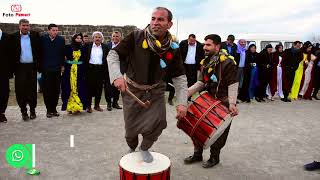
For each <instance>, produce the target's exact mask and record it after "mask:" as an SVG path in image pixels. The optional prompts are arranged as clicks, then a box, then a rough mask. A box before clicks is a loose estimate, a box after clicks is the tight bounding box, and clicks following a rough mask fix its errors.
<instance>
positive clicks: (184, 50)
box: [179, 40, 204, 70]
mask: <svg viewBox="0 0 320 180" xmlns="http://www.w3.org/2000/svg"><path fill="white" fill-rule="evenodd" d="M188 46H189V44H188V40H183V41H181V42H180V44H179V48H180V53H181V58H182V61H183V62H184V61H185V60H186V57H187V54H188ZM195 59H196V66H197V70H200V61H201V60H202V59H204V50H203V45H202V44H201V43H200V42H199V41H197V47H196V57H195Z"/></svg>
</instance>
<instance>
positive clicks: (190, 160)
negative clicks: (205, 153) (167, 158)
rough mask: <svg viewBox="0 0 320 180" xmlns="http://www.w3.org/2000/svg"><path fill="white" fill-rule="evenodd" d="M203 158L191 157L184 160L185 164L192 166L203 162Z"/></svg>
mask: <svg viewBox="0 0 320 180" xmlns="http://www.w3.org/2000/svg"><path fill="white" fill-rule="evenodd" d="M202 160H203V158H202V156H195V155H193V156H189V157H187V158H185V159H184V164H192V163H195V162H200V161H202Z"/></svg>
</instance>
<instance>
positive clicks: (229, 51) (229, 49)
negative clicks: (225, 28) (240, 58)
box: [227, 45, 232, 54]
mask: <svg viewBox="0 0 320 180" xmlns="http://www.w3.org/2000/svg"><path fill="white" fill-rule="evenodd" d="M227 48H228V53H229V54H231V51H232V49H231V48H232V46H230V45H227Z"/></svg>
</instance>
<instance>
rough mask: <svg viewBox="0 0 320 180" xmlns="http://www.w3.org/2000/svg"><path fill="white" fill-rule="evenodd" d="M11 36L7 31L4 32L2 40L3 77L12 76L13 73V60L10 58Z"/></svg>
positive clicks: (0, 69)
mask: <svg viewBox="0 0 320 180" xmlns="http://www.w3.org/2000/svg"><path fill="white" fill-rule="evenodd" d="M9 43H10V36H9V34H7V33H4V32H2V37H1V40H0V64H1V66H0V76H1V78H5V77H8V78H11V77H12V73H13V63H12V62H13V61H12V59H11V58H10V56H9V55H10V52H9V50H10V48H9Z"/></svg>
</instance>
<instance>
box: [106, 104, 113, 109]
mask: <svg viewBox="0 0 320 180" xmlns="http://www.w3.org/2000/svg"><path fill="white" fill-rule="evenodd" d="M107 110H108V111H111V110H112V107H111V103H108V105H107Z"/></svg>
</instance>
